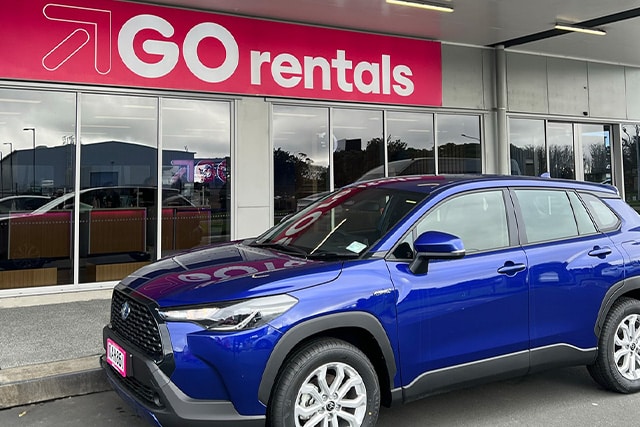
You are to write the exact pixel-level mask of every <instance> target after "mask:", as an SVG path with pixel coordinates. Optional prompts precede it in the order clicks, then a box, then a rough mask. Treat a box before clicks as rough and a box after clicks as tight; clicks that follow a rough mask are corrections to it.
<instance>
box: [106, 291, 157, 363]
mask: <svg viewBox="0 0 640 427" xmlns="http://www.w3.org/2000/svg"><path fill="white" fill-rule="evenodd" d="M125 302H128V303H129V307H130V309H131V311H130V312H129V315H128V316H127V317H126V319H122V315H121V310H122V306H123V305H124V303H125ZM111 327H112V328H113V330H114V331H115V332H117V333H118V334H119V335H121V336H122V337H124V338H125V339H126V340H128V341H129V342H131V343H132V344H134V345H135V346H137V347H138V348H140V349H141V350H142V351H144V352H145V353H146V354H147V355H148V356H149V357H151V358H153V359H156V360H157V359H160V358H161V357H162V339H161V338H160V330H159V329H158V323H157V322H156V320H155V318H154V317H153V315H152V314H151V312H150V311H149V308H148V307H147V306H146V305H144V304H142V303H140V302H138V301H136V300H134V299H132V298H130V297H128V296H126V295H124V294H123V293H121V292H119V291H114V292H113V297H112V299H111Z"/></svg>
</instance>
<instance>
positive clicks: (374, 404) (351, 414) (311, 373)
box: [268, 338, 380, 427]
mask: <svg viewBox="0 0 640 427" xmlns="http://www.w3.org/2000/svg"><path fill="white" fill-rule="evenodd" d="M379 408H380V386H379V384H378V377H377V375H376V372H375V369H374V368H373V366H372V365H371V362H370V361H369V359H368V358H367V357H366V356H365V355H364V354H363V353H362V352H361V351H360V350H359V349H358V348H356V347H355V346H353V345H351V344H349V343H347V342H345V341H342V340H338V339H333V338H323V339H318V340H314V341H311V342H309V343H307V344H306V345H304V346H302V347H301V348H300V349H299V350H297V351H296V352H294V353H293V354H292V356H291V357H290V358H289V359H288V360H287V361H286V363H285V365H284V366H283V368H282V369H281V371H280V374H279V376H278V379H277V380H276V383H275V386H274V390H273V394H272V398H271V402H270V405H269V408H268V420H269V425H270V426H271V427H314V426H328V427H373V426H375V424H376V420H377V418H378V411H379Z"/></svg>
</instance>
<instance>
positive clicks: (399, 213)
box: [253, 185, 427, 258]
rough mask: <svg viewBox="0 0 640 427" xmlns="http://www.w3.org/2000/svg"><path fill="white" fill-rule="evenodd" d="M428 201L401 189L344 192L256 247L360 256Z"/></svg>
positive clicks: (313, 254) (262, 238) (284, 225)
mask: <svg viewBox="0 0 640 427" xmlns="http://www.w3.org/2000/svg"><path fill="white" fill-rule="evenodd" d="M426 196H427V193H419V192H412V191H405V190H398V189H397V188H382V187H367V186H364V185H363V186H357V187H350V188H346V189H343V190H340V191H338V192H335V193H332V194H331V195H329V196H328V197H325V198H323V199H322V200H320V201H318V202H316V203H314V204H312V205H310V206H309V207H308V208H306V209H305V210H303V211H300V212H298V213H297V214H295V215H293V216H292V217H290V218H287V219H286V220H285V221H283V222H282V223H281V224H278V225H277V226H275V227H273V228H272V229H270V230H269V231H267V232H266V233H265V234H263V235H262V236H260V237H259V238H258V239H257V240H256V241H255V242H254V243H253V245H254V246H268V247H274V248H276V249H279V250H282V251H285V252H287V251H288V252H290V253H293V254H298V255H301V254H306V256H307V257H315V258H328V257H357V256H359V255H360V254H363V253H364V252H366V251H367V250H368V249H369V248H370V247H371V245H373V244H374V243H375V242H376V241H378V240H379V239H380V238H381V237H382V236H384V235H385V234H386V232H387V231H388V230H390V229H391V228H393V226H395V225H396V224H397V223H398V221H400V219H402V217H404V216H405V215H406V214H407V213H408V212H409V211H411V210H412V209H413V208H415V207H416V206H417V205H418V203H419V202H420V201H421V200H422V199H424V198H425V197H426Z"/></svg>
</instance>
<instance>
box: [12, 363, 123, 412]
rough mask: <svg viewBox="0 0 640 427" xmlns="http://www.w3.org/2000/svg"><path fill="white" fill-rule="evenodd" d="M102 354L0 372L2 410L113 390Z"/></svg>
mask: <svg viewBox="0 0 640 427" xmlns="http://www.w3.org/2000/svg"><path fill="white" fill-rule="evenodd" d="M110 389H111V386H110V385H109V383H108V382H107V377H106V375H105V374H104V371H103V370H102V368H101V367H100V355H95V356H88V357H82V358H79V359H72V360H64V361H57V362H51V363H43V364H39V365H27V366H21V367H17V368H10V369H3V370H0V409H7V408H12V407H14V406H22V405H27V404H30V403H37V402H44V401H47V400H53V399H60V398H64V397H69V396H79V395H83V394H90V393H97V392H101V391H106V390H110Z"/></svg>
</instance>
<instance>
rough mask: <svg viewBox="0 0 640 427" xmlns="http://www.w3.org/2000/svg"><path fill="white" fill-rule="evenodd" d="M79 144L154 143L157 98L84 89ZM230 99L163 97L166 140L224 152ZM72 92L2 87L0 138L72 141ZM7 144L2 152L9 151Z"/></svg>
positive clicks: (51, 143) (29, 143)
mask: <svg viewBox="0 0 640 427" xmlns="http://www.w3.org/2000/svg"><path fill="white" fill-rule="evenodd" d="M80 99H81V108H82V110H81V117H82V126H81V136H80V140H81V142H82V143H83V144H92V143H98V142H105V141H122V142H130V143H134V144H144V145H147V146H156V145H157V137H156V134H157V120H158V98H157V97H144V96H123V95H98V94H82V95H81V96H80ZM230 114H231V113H230V107H229V103H228V102H215V101H198V100H182V99H162V120H163V130H164V146H165V148H166V149H180V150H185V147H187V150H188V151H190V152H197V153H202V154H203V155H205V156H209V157H212V156H213V157H219V156H225V155H228V153H229V145H230V138H231V137H230V129H231V125H230ZM75 118H76V94H75V93H72V92H59V91H36V90H21V89H0V142H1V143H11V149H13V150H24V149H31V148H32V147H33V133H32V132H30V131H24V130H23V128H30V127H33V128H35V129H36V132H35V134H36V145H37V146H46V147H55V146H59V145H63V144H65V143H70V142H72V141H75V136H74V135H75ZM9 150H10V147H9V144H7V145H0V152H2V153H3V154H4V155H5V156H6V155H8V154H9Z"/></svg>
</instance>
